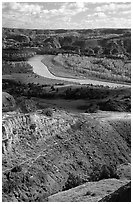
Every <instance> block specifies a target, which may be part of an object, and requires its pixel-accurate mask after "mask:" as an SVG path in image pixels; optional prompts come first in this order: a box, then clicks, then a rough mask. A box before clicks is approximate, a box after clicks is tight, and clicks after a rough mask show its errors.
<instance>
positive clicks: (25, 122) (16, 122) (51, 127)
mask: <svg viewBox="0 0 133 204" xmlns="http://www.w3.org/2000/svg"><path fill="white" fill-rule="evenodd" d="M41 112H42V113H43V110H42V111H41ZM41 112H40V114H39V113H38V111H37V112H35V113H29V114H21V113H17V114H16V113H15V114H12V115H7V117H4V119H3V121H2V138H3V139H2V143H3V152H4V153H5V152H6V150H7V151H8V146H10V147H9V148H10V149H11V143H12V141H14V140H15V138H16V137H18V140H19V136H18V135H19V133H21V134H24V132H25V131H27V133H28V134H31V133H34V134H35V135H36V137H37V139H39V138H43V139H47V138H49V137H52V136H54V135H56V134H59V133H60V132H63V131H67V129H69V128H70V124H69V123H68V121H69V122H70V121H71V124H73V123H75V120H72V119H69V118H68V116H67V120H63V119H62V118H60V115H56V117H55V118H52V117H48V116H45V115H44V114H41Z"/></svg>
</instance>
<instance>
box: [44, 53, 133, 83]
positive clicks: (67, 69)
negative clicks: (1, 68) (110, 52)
mask: <svg viewBox="0 0 133 204" xmlns="http://www.w3.org/2000/svg"><path fill="white" fill-rule="evenodd" d="M82 60H83V59H82ZM96 60H98V59H96ZM93 61H94V59H93ZM41 62H42V63H43V64H44V65H45V66H47V68H48V70H49V72H50V73H51V74H53V75H54V76H56V77H63V78H64V77H65V78H68V79H70V78H71V79H79V80H82V79H83V80H95V81H102V82H108V83H116V84H124V85H130V83H127V82H124V81H123V82H121V81H117V80H115V81H113V80H109V79H107V78H100V75H99V74H100V72H96V73H97V74H98V75H99V77H95V76H93V75H91V74H92V73H93V72H95V71H93V69H94V70H95V69H96V68H95V67H94V68H92V71H89V68H88V66H87V65H86V67H81V66H80V65H79V66H77V64H76V65H75V64H74V65H73V66H72V65H71V63H72V62H71V63H70V65H69V63H68V59H67V61H62V59H60V58H59V56H54V55H44V58H43V59H42V60H41ZM84 63H85V64H86V63H87V62H84ZM84 66H85V65H84ZM91 66H92V64H91ZM93 66H96V65H95V64H94V65H93ZM99 69H100V65H99ZM97 70H98V67H97ZM103 71H105V70H103ZM106 71H107V70H106ZM96 73H95V74H96ZM102 74H104V73H101V75H102ZM111 76H112V73H110V72H109V76H108V77H111ZM116 76H117V75H116Z"/></svg>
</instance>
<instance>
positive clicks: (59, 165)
mask: <svg viewBox="0 0 133 204" xmlns="http://www.w3.org/2000/svg"><path fill="white" fill-rule="evenodd" d="M57 113H58V112H57ZM57 113H56V112H55V113H54V115H53V120H54V119H55V118H56V116H57V115H58V114H57ZM59 118H60V120H63V121H66V122H67V123H66V124H69V125H70V126H69V128H68V129H67V130H66V129H65V126H60V128H57V130H56V129H55V124H54V125H52V126H51V125H50V126H48V127H47V128H48V129H47V128H44V126H40V125H39V126H40V130H41V132H42V135H43V137H41V136H40V134H39V133H33V134H30V133H29V130H28V129H25V128H23V129H22V130H21V129H20V132H19V134H18V136H17V137H16V139H15V140H13V141H12V142H11V148H10V149H9V151H8V152H7V155H8V157H7V156H6V155H3V170H4V171H5V170H6V171H5V173H3V201H10V202H11V201H45V200H46V199H45V198H46V197H47V196H48V195H51V194H53V193H57V192H58V191H60V190H63V189H64V190H65V189H69V188H72V187H75V186H76V185H80V184H82V183H84V182H87V181H95V180H99V179H100V178H109V177H113V176H114V177H115V176H116V175H115V167H116V165H119V164H121V163H125V162H130V114H128V115H127V114H126V113H119V114H118V113H116V114H111V113H109V114H103V115H102V113H99V115H97V114H92V115H87V114H85V115H82V114H81V115H79V114H78V115H73V114H70V113H69V114H68V113H65V112H59ZM72 121H73V122H74V121H75V122H74V123H75V124H73V125H72ZM42 123H43V120H42ZM50 127H53V128H54V129H53V131H55V132H53V135H52V136H50V133H49V128H50ZM41 128H42V129H41ZM44 129H45V130H44ZM46 130H47V131H48V132H47V131H46ZM45 131H46V132H45ZM50 132H51V133H52V130H51V131H50ZM25 159H27V160H28V159H30V160H29V161H27V162H26V163H24V164H21V165H20V163H21V162H22V161H24V160H25ZM104 165H106V167H107V166H108V167H110V168H111V169H112V170H111V169H110V168H108V167H107V169H108V170H107V169H106V172H104V171H103V166H104ZM8 168H11V169H10V170H8ZM71 179H72V180H73V181H74V182H73V183H72V180H71Z"/></svg>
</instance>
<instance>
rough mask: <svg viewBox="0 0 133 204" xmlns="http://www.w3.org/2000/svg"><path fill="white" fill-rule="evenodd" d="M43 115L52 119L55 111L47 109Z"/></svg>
mask: <svg viewBox="0 0 133 204" xmlns="http://www.w3.org/2000/svg"><path fill="white" fill-rule="evenodd" d="M43 114H44V115H46V116H48V117H52V115H53V111H52V109H50V108H47V109H44V110H43Z"/></svg>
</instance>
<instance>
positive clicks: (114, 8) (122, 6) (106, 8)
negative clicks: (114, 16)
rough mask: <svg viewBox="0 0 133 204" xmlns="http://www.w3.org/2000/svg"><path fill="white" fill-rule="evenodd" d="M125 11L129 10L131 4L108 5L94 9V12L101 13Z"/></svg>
mask: <svg viewBox="0 0 133 204" xmlns="http://www.w3.org/2000/svg"><path fill="white" fill-rule="evenodd" d="M120 9H122V10H127V9H131V4H123V3H122V4H120V3H109V4H105V5H102V6H98V7H96V8H95V10H96V11H98V12H102V11H118V10H120Z"/></svg>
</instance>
